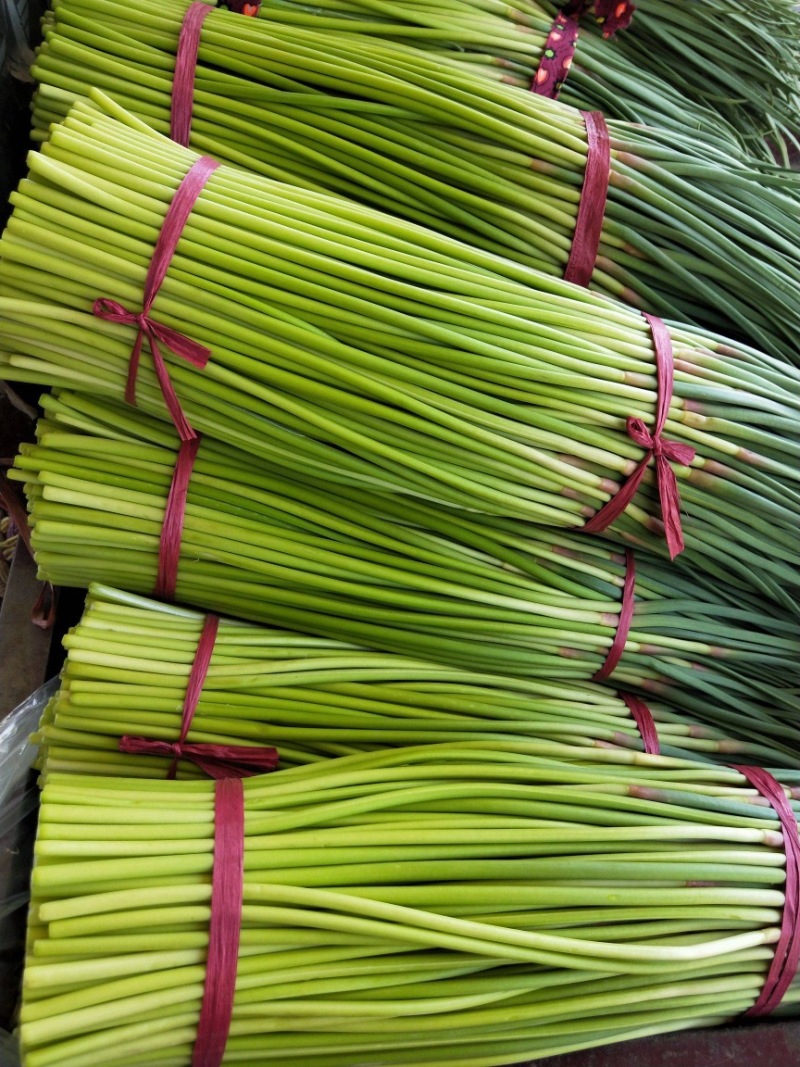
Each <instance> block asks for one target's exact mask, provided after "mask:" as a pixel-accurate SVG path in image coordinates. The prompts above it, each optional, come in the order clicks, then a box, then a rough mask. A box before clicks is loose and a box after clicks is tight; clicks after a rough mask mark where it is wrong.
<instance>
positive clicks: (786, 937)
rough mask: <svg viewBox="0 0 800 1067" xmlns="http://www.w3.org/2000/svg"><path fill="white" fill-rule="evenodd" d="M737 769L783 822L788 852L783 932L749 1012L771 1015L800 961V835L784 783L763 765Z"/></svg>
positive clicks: (750, 1013) (737, 767)
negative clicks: (762, 986)
mask: <svg viewBox="0 0 800 1067" xmlns="http://www.w3.org/2000/svg"><path fill="white" fill-rule="evenodd" d="M733 769H734V770H736V771H738V772H739V773H740V774H742V775H744V777H745V778H746V779H747V780H748V782H750V784H751V785H753V786H755V788H756V789H757V790H758V792H759V793H760V794H761V795H762V796H763V797H766V799H767V800H768V801H769V803H770V805H771V806H772V807H773V808H774V810H775V812H776V814H777V816H778V818H779V819H780V822H781V829H782V831H783V847H784V850H785V852H786V885H785V886H784V891H783V893H784V903H783V918H782V921H781V933H780V937H779V939H778V943H777V945H776V946H775V955H774V956H773V959H772V964H771V966H770V969H769V971H768V972H767V977H766V980H765V982H764V988H763V989H762V990H761V994H760V996H759V998H758V1000H757V1001H756V1002H755V1004H754V1005H753V1006H752V1008H750V1009H749V1010H748V1011H747V1012H746V1013H745V1014H746V1015H768V1014H769V1013H770V1012H772V1011H774V1010H775V1009H776V1008H777V1007H778V1005H779V1004H780V1002H781V1000H783V997H784V995H785V993H786V991H787V989H788V988H789V986H790V985H791V984H792V981H793V980H794V977H795V975H796V974H797V966H798V962H800V929H798V914H800V836H798V828H797V819H796V818H795V815H794V812H793V811H792V807H791V804H790V803H789V801H788V800H787V799H786V794H785V792H784V790H783V786H781V784H780V783H779V782H777V781H776V780H775V779H774V778H773V777H772V775H771V774H770V773H769V772H768V771H765V770H762V768H761V767H741V766H734V768H733Z"/></svg>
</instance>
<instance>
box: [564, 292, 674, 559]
mask: <svg viewBox="0 0 800 1067" xmlns="http://www.w3.org/2000/svg"><path fill="white" fill-rule="evenodd" d="M642 314H643V315H644V318H645V319H646V320H647V323H648V325H649V326H650V331H651V333H652V337H653V347H654V349H655V356H656V374H657V377H658V386H657V389H658V392H657V400H656V425H655V429H654V430H653V431H652V432H651V431H650V430H648V428H647V426H646V424H645V423H644V422H643V421H642V419H637V418H629V419H628V421H627V430H628V436H629V437H630V438H632V439H633V440H634V441H635V442H636V443H637V445H641V446H642V448H645V449H647V454H646V455H645V457H644V459H642V460H641V462H640V463H639V465H638V466H637V467H636V469H635V470H634V471H633V473H632V474H631V476H630V477H629V478H628V479H627V480H626V481H625V482H624V483H623V485H622V486H621V487H620V489H619V491H618V492H617V493H615V494H614V496H612V497H611V499H610V500H609V501H607V502H606V503H605V504H604V505H603V506H602V507H601V508H600V510H599V511H598V512H597V513H596V514H595V515H593V516H592V518H591V519H589V521H588V522H587V523H586V524H585V525H584V526H582V527H580V528H581V529H582V530H583V532H584V533H602V532H603V530H605V529H607V528H608V527H609V526H610V525H611V524H612V522H614V521H615V520H616V519H618V518H619V516H620V515H621V514H622V513H623V511H624V510H625V508H627V506H628V504H630V502H631V500H633V498H634V496H635V495H636V491H637V489H638V488H639V483H640V482H641V480H642V478H643V477H644V472H645V471H646V470H647V468H648V467H649V466H650V461H651V460H655V464H656V484H657V486H658V496H659V500H660V502H661V517H662V519H663V522H664V534H665V537H666V539H667V548H668V550H669V555H670V559H675V557H676V556H677V555H678V553H679V552H683V549H684V543H683V531H682V529H681V498H680V493H679V492H678V479H677V478H676V477H675V472H674V471H673V469H672V467H671V466H670V464H671V463H680V464H682V465H683V466H688V465H689V464H690V463H691V462H692V460H693V459H694V457H695V450H694V449H693V448H691V447H690V446H689V445H684V444H681V443H680V442H679V441H665V440H664V439H663V438H662V436H661V434H662V431H663V429H664V423H665V422H666V421H667V415H668V413H669V405H670V401H671V400H672V384H673V356H672V340H671V338H670V335H669V330H668V329H667V327H666V326H665V325H664V323H663V322H662V321H661V319H658V318H656V317H655V315H648V314H647V313H646V312H643V313H642Z"/></svg>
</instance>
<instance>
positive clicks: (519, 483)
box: [0, 104, 800, 611]
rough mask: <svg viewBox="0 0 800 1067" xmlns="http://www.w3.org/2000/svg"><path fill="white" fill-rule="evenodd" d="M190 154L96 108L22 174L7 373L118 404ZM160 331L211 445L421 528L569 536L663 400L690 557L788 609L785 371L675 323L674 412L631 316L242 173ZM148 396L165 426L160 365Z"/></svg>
mask: <svg viewBox="0 0 800 1067" xmlns="http://www.w3.org/2000/svg"><path fill="white" fill-rule="evenodd" d="M109 106H113V105H109ZM131 121H132V120H131ZM196 159H197V157H196V155H195V154H194V153H192V152H191V151H190V150H188V149H185V148H181V147H179V146H177V145H175V144H173V143H171V142H169V141H168V140H167V139H166V138H163V137H160V136H157V135H154V134H152V133H150V132H147V131H145V130H143V129H139V128H134V127H133V126H131V125H128V124H127V123H126V122H124V121H120V120H118V119H115V118H111V117H108V116H106V115H105V114H103V113H102V112H101V110H99V109H98V108H97V107H95V106H86V105H82V104H79V105H76V107H75V109H74V112H73V113H72V114H71V115H70V117H69V118H68V119H67V120H65V122H64V123H63V124H61V125H60V126H58V127H56V128H55V129H54V131H53V134H52V136H51V138H50V140H49V141H48V142H47V144H46V145H44V147H43V149H42V151H41V153H35V154H32V155H31V157H30V165H31V177H30V178H29V179H27V180H25V181H24V182H23V183H22V185H21V186H20V189H19V191H18V192H17V193H16V194H14V202H15V211H14V214H13V216H12V218H11V220H10V222H9V225H8V228H7V230H6V232H5V234H4V235H3V239H2V242H0V254H1V255H2V257H3V258H2V262H0V279H2V281H3V283H4V287H5V293H6V294H7V295H6V296H5V297H3V298H0V321H2V332H3V339H2V346H3V350H4V353H5V354H4V356H3V358H2V360H1V361H0V365H1V366H3V368H4V369H5V370H6V372H7V373H8V374H9V376H12V377H16V378H29V379H31V380H34V381H40V382H44V383H47V384H57V383H62V382H64V383H72V384H75V385H78V386H79V387H80V388H82V389H86V390H88V391H91V392H96V391H101V392H104V393H106V394H108V395H113V396H117V397H120V398H121V397H122V396H124V395H125V392H126V382H127V381H128V366H129V363H130V355H131V349H132V347H133V344H134V340H135V337H136V322H137V321H138V320H137V319H136V315H137V314H138V313H139V312H140V310H141V307H142V300H143V297H142V289H143V283H144V279H145V275H146V273H147V269H148V264H149V263H150V261H151V259H152V256H153V247H154V244H155V242H156V239H157V235H158V230H159V227H160V225H161V223H162V221H163V219H164V215H165V212H166V210H167V207H168V205H169V204H170V202H171V200H172V197H173V195H174V193H175V189H176V186H177V185H178V183H179V182H180V179H181V178H182V177H183V175H184V174H186V172H187V171H188V170H189V168H190V167H191V166H192V164H193V162H194V161H195V160H196ZM99 298H104V300H102V301H100V303H99V305H98V303H97V301H98V299H99ZM93 308H94V311H95V312H97V313H96V314H95V313H93ZM120 316H121V317H120ZM126 316H127V318H126ZM153 316H154V317H155V319H156V320H157V321H158V322H159V323H160V324H163V325H164V326H166V327H169V328H172V329H173V330H177V331H178V332H179V333H180V334H182V335H184V336H187V337H189V338H190V339H191V340H192V342H194V343H199V344H200V345H203V346H205V347H206V349H207V350H210V353H211V355H210V358H209V360H208V362H207V363H206V365H205V367H204V368H203V369H202V370H201V369H197V368H196V367H193V366H190V364H189V363H188V362H186V361H185V360H183V359H181V358H177V357H174V356H171V354H170V353H169V352H166V358H167V360H168V365H169V374H170V376H171V378H172V380H173V381H174V383H175V388H176V390H177V394H178V397H179V399H180V403H181V405H182V406H183V408H184V409H185V411H186V414H187V415H188V418H189V421H190V422H191V425H192V426H193V427H195V429H197V430H199V431H201V432H203V433H208V434H210V435H212V436H214V437H217V438H219V439H221V440H225V441H228V442H230V443H231V444H235V445H237V446H238V447H240V448H242V449H244V450H246V451H249V452H251V453H252V454H253V455H254V456H257V457H259V458H262V459H266V460H268V461H269V462H270V463H273V462H278V463H282V464H284V465H287V464H289V465H291V466H292V467H293V468H294V469H295V470H296V472H297V474H298V475H299V476H304V475H305V474H309V475H312V476H313V477H315V478H317V477H319V478H321V479H323V480H330V482H331V483H333V482H338V483H340V484H343V485H346V486H349V487H352V488H354V489H355V488H359V487H363V488H364V489H365V490H366V489H379V490H386V489H390V490H392V491H395V492H400V493H403V494H405V495H407V496H408V497H409V507H411V506H413V502H412V500H411V497H415V498H428V499H431V500H435V501H440V502H443V503H446V504H452V505H454V506H455V507H458V508H462V509H469V510H473V511H480V512H483V513H485V514H487V515H493V516H499V517H509V518H516V519H526V520H532V521H534V522H539V523H543V524H547V525H549V526H552V527H560V528H561V529H564V528H576V527H578V528H579V527H581V526H583V525H584V524H585V523H586V521H587V518H590V517H591V516H593V515H594V514H595V512H596V511H597V510H598V509H599V508H600V507H601V506H602V505H603V503H604V502H605V501H607V500H608V499H609V498H610V497H611V496H612V494H614V493H616V491H617V489H618V487H619V485H620V483H621V482H623V481H625V480H626V478H627V477H628V476H629V475H631V474H632V473H633V472H634V471H635V470H636V468H637V465H639V464H640V463H641V462H643V461H644V462H646V461H647V452H646V451H645V449H644V448H643V446H642V444H641V443H637V441H636V440H635V439H632V438H631V437H630V436H629V432H628V431H629V429H630V420H631V419H632V418H634V419H636V420H641V421H640V423H637V424H641V425H642V427H643V428H644V429H643V433H644V435H645V439H647V435H648V434H649V433H650V432H651V431H650V429H649V428H651V427H653V426H654V425H655V423H656V416H655V411H656V408H657V403H658V401H659V399H660V400H661V402H662V403H664V404H665V405H666V403H667V402H668V408H667V409H666V414H667V418H666V424H665V428H664V437H665V438H666V439H667V440H670V441H675V442H677V446H678V447H679V448H683V446H691V447H692V448H694V449H696V455H695V458H694V459H693V460H692V461H691V466H690V467H687V466H682V465H681V462H680V461H678V462H674V460H673V462H672V463H670V462H669V461H667V460H666V459H664V464H665V465H666V467H667V468H670V469H673V470H674V471H675V474H676V475H677V478H678V482H679V486H680V493H681V498H682V501H683V506H684V511H685V513H686V516H687V518H686V522H685V538H686V545H687V551H686V553H685V558H686V559H688V560H690V561H691V562H697V563H699V564H701V566H702V568H703V569H704V570H705V571H706V573H708V574H710V575H713V576H715V577H717V576H719V577H727V579H728V580H730V581H732V583H733V584H740V583H741V582H745V583H747V584H748V585H751V586H753V587H754V588H756V589H758V590H760V591H761V592H762V593H763V594H764V595H766V596H768V597H770V598H772V599H774V600H775V601H776V602H777V603H780V604H783V605H784V606H785V607H787V608H789V609H790V610H793V611H796V610H797V600H796V591H797V586H798V583H799V582H800V576H799V575H798V572H797V569H796V568H795V567H794V566H793V562H794V559H795V551H796V549H795V540H796V536H795V535H796V526H797V520H798V515H800V495H798V492H797V484H798V480H800V470H798V466H797V464H796V458H797V454H798V451H800V447H799V445H798V437H797V412H798V408H800V396H798V389H797V383H798V381H800V372H798V371H797V370H795V369H793V368H791V367H788V366H787V365H786V364H782V363H780V362H778V361H775V360H772V359H770V358H769V357H767V356H764V355H759V354H757V353H753V352H750V351H749V350H747V349H745V348H734V347H732V346H731V345H729V344H726V343H723V342H719V341H714V340H713V339H701V338H699V337H698V336H697V335H695V334H693V333H691V332H687V331H685V330H682V329H678V328H674V329H672V330H671V331H670V333H671V337H672V343H673V345H674V347H675V357H676V359H675V386H674V392H673V395H672V398H671V400H670V399H669V397H668V396H667V395H666V394H665V391H664V388H663V387H662V385H661V383H660V381H659V378H658V377H657V376H656V370H655V365H654V364H655V360H654V354H653V336H652V334H651V332H650V329H649V327H648V324H647V322H646V321H645V319H644V318H642V317H641V316H640V315H638V314H636V313H635V312H633V311H628V310H626V309H625V308H623V307H619V306H616V305H613V304H611V303H609V302H608V301H606V300H605V299H603V298H601V297H599V296H596V295H594V294H591V293H589V292H586V291H585V290H580V289H576V288H575V287H573V286H569V285H567V284H566V283H563V282H558V281H556V280H551V279H547V278H545V277H543V276H542V275H539V274H536V273H535V272H532V271H529V270H526V269H525V268H522V267H517V266H515V265H513V264H511V263H510V262H509V261H507V260H502V259H497V258H496V257H493V256H490V255H488V254H485V253H481V252H479V251H475V250H474V249H472V248H470V247H469V246H467V245H464V244H460V243H457V242H453V241H451V240H449V239H446V238H443V237H439V236H436V235H435V234H433V233H430V232H428V231H425V230H422V229H420V228H417V227H413V226H410V225H409V224H405V223H401V222H397V221H395V220H392V219H391V218H389V217H388V216H384V215H380V214H377V213H374V212H372V211H369V210H367V209H364V208H359V207H358V206H356V205H353V204H351V203H349V202H347V201H344V200H339V199H334V198H331V197H329V196H326V195H322V194H318V193H313V192H304V191H303V190H299V189H296V188H292V187H289V186H285V185H281V184H277V183H274V182H271V181H269V180H267V179H263V178H257V177H256V176H254V175H251V174H245V173H244V172H243V171H241V170H238V169H237V168H233V167H226V166H222V167H219V168H218V169H217V170H216V171H214V173H213V174H212V175H211V177H210V179H209V180H208V182H207V184H206V186H205V187H204V188H203V190H202V192H201V193H200V195H199V198H198V200H197V202H196V203H195V205H194V207H193V209H192V211H191V214H190V215H189V218H188V221H187V223H186V226H185V228H184V230H183V233H182V236H181V240H180V243H179V245H178V249H177V252H176V254H175V256H174V258H173V259H172V262H171V264H170V267H169V270H168V271H167V274H166V277H165V278H164V280H163V283H162V285H161V287H160V289H159V291H158V295H157V297H156V300H155V305H154V308H153ZM126 323H132V325H128V324H126ZM165 351H166V348H165ZM136 398H137V401H138V403H139V404H140V405H141V407H142V409H144V410H148V411H152V412H155V413H157V414H159V415H160V416H161V417H162V418H167V417H168V414H167V410H166V407H165V404H164V400H163V398H162V396H161V395H160V392H159V390H158V388H157V386H156V380H155V377H154V372H153V370H152V363H151V360H150V359H149V357H148V358H147V359H146V360H142V361H141V367H140V373H139V380H138V382H137V385H136ZM669 454H670V455H677V454H678V453H677V452H669ZM691 454H692V453H691V451H688V453H686V452H685V450H682V451H681V452H680V455H691ZM651 466H652V465H651ZM655 466H657V467H658V468H659V470H661V463H659V464H656V465H655ZM645 473H646V477H645V480H644V482H643V484H642V487H641V489H640V491H639V492H638V493H637V494H636V496H635V498H634V500H633V501H632V505H631V506H629V507H628V508H627V509H626V510H625V511H624V513H623V514H622V515H621V516H620V517H619V519H618V520H616V521H615V522H614V523H613V525H612V526H611V528H610V531H609V533H610V534H611V535H612V536H615V537H618V538H621V539H623V540H626V541H627V542H628V543H630V544H635V545H642V546H646V547H649V548H651V549H656V550H658V551H661V552H663V551H664V544H665V541H664V536H663V533H664V531H663V529H662V526H661V520H660V515H659V512H660V506H659V499H658V498H659V492H660V491H661V489H663V485H661V479H660V478H659V484H658V485H657V484H656V481H655V479H654V478H653V477H652V470H650V471H648V472H645ZM663 473H664V474H665V475H666V474H668V473H669V471H665V472H663Z"/></svg>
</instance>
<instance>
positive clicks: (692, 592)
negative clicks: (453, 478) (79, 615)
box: [12, 395, 800, 754]
mask: <svg viewBox="0 0 800 1067" xmlns="http://www.w3.org/2000/svg"><path fill="white" fill-rule="evenodd" d="M43 403H44V406H45V409H46V412H47V415H48V417H47V418H46V419H44V420H42V421H40V424H39V428H38V434H39V442H38V444H36V445H30V446H26V445H23V446H22V452H21V454H20V456H19V457H18V458H17V461H16V465H15V468H14V469H13V470H12V475H13V476H14V477H15V478H16V479H18V480H21V481H24V482H25V483H26V486H25V488H26V492H27V495H28V500H29V505H30V509H31V524H32V528H33V535H32V540H33V545H34V548H35V552H36V559H37V562H38V565H39V568H40V572H41V573H42V574H43V575H44V576H46V577H47V578H48V579H50V580H51V581H53V582H55V583H56V584H58V585H71V586H86V585H88V584H89V582H90V581H93V580H94V581H100V582H105V583H108V584H113V585H116V586H119V587H120V588H122V589H125V590H128V591H132V592H136V593H142V594H149V593H150V592H151V591H152V590H153V588H154V586H155V581H156V574H157V570H158V566H157V561H158V553H159V545H160V539H161V533H162V528H163V524H164V515H165V504H166V500H167V496H168V492H169V487H170V483H171V480H172V475H173V470H174V467H175V460H176V437H175V434H174V431H173V430H172V428H171V427H167V426H165V425H164V424H162V423H159V422H157V421H156V420H154V419H151V418H150V417H148V416H146V415H143V414H142V413H141V412H139V411H137V410H136V409H133V408H125V407H124V406H122V405H118V404H114V403H108V402H100V401H97V402H94V403H93V402H92V401H91V400H87V399H86V398H84V397H81V396H69V395H66V396H61V397H59V398H52V397H49V398H48V397H44V398H43ZM625 573H626V562H625V557H624V554H623V553H620V552H619V551H618V550H617V549H616V548H615V546H613V545H612V544H610V543H608V542H604V541H603V540H601V539H599V538H597V539H591V538H587V537H584V536H581V535H579V534H574V533H565V532H558V531H555V530H552V529H550V528H547V527H537V526H534V525H533V524H531V523H525V522H519V521H514V520H492V519H489V518H484V517H481V516H470V515H468V514H466V513H464V512H460V511H456V510H454V509H450V508H447V507H443V506H441V505H437V504H435V503H431V502H424V501H413V500H411V499H405V498H402V497H398V496H396V495H392V494H380V493H376V492H371V491H368V490H365V489H350V488H347V487H343V486H333V485H332V484H327V485H320V484H319V483H315V482H314V481H312V480H310V479H306V478H305V477H304V476H303V475H302V474H301V473H300V472H297V471H295V470H293V469H291V468H283V469H281V468H279V467H277V466H273V467H272V468H271V469H269V470H265V469H264V465H263V464H261V463H259V461H258V460H255V459H251V458H250V457H248V456H246V455H244V454H242V453H241V452H239V451H238V450H236V449H234V448H231V447H230V446H227V445H223V444H220V443H219V442H217V441H214V440H213V439H211V438H204V439H203V441H202V443H201V446H200V450H199V453H198V456H197V460H196V462H195V465H194V470H193V473H192V477H191V481H190V484H189V490H188V499H187V505H186V513H185V518H184V523H183V530H182V535H181V542H180V562H179V567H178V572H177V584H176V593H175V599H176V600H177V601H178V602H180V603H185V604H189V605H193V606H196V607H199V608H202V609H205V610H210V611H216V612H219V613H222V614H228V615H233V616H237V617H239V618H243V619H250V620H253V621H256V622H262V623H267V624H270V625H275V626H280V627H285V628H290V629H293V630H298V631H300V632H303V633H308V634H315V635H320V636H323V637H329V638H332V639H334V640H338V641H344V642H346V643H348V644H351V643H352V644H358V645H361V646H365V647H368V648H373V649H375V650H376V651H384V652H396V653H400V654H401V655H405V656H411V657H414V658H415V659H420V658H421V659H426V660H433V661H435V662H437V663H441V664H448V665H452V666H456V667H461V668H465V669H467V670H470V671H478V672H486V673H491V674H504V675H509V676H511V677H517V678H525V679H529V678H539V679H545V680H547V681H551V680H552V679H554V678H558V679H560V680H561V681H565V682H567V681H570V682H571V681H572V680H579V681H587V680H589V679H591V678H592V676H593V675H594V674H595V673H596V672H597V671H598V670H599V668H600V667H601V666H602V665H603V664H604V662H605V659H606V656H607V654H608V651H609V649H610V647H611V645H612V641H613V640H614V637H615V635H616V633H617V629H618V626H619V619H620V612H621V608H622V587H623V583H624V577H625ZM635 598H636V599H635V611H634V615H633V622H632V625H631V628H630V631H629V634H628V637H627V643H626V645H625V652H624V655H623V656H622V659H621V662H620V663H619V665H618V666H617V668H616V669H615V670H614V672H613V675H612V677H611V679H610V682H609V684H610V685H613V686H614V688H615V689H616V688H621V689H625V690H628V689H638V690H640V691H643V692H645V693H654V694H656V695H659V696H661V697H662V699H663V700H664V701H665V702H666V703H667V704H668V705H669V706H671V707H672V708H673V709H675V710H677V711H682V710H685V711H688V712H689V713H690V714H692V715H695V714H696V715H697V717H698V718H700V719H702V720H703V721H708V722H711V723H712V724H718V725H719V726H720V727H721V728H722V729H724V730H726V732H729V733H730V735H731V736H740V737H744V738H748V739H754V740H757V741H761V740H763V739H766V738H771V739H772V740H773V741H775V742H778V743H780V744H782V745H784V746H785V747H788V749H790V750H791V751H792V752H793V753H795V754H796V753H797V752H798V751H800V746H798V731H797V715H798V711H800V704H799V703H798V701H799V699H800V698H798V695H797V687H796V683H797V672H798V651H799V650H800V647H799V646H800V642H799V641H798V636H797V627H796V625H795V623H794V620H791V621H788V620H786V619H785V618H784V617H783V615H782V613H780V612H779V611H777V610H773V609H772V608H771V607H770V606H768V605H765V604H763V603H761V602H759V601H758V600H757V598H755V597H749V596H748V594H747V593H746V592H744V591H742V590H740V589H737V588H735V587H733V588H727V587H726V586H725V585H724V584H722V583H719V582H717V581H716V580H715V579H708V578H706V577H703V576H697V575H693V576H691V577H689V578H685V577H683V576H682V575H681V573H680V571H678V570H676V568H674V567H672V566H670V565H669V564H664V563H662V562H660V561H659V560H658V559H656V558H654V557H647V556H645V555H642V557H641V558H639V559H638V561H637V576H636V586H635Z"/></svg>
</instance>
